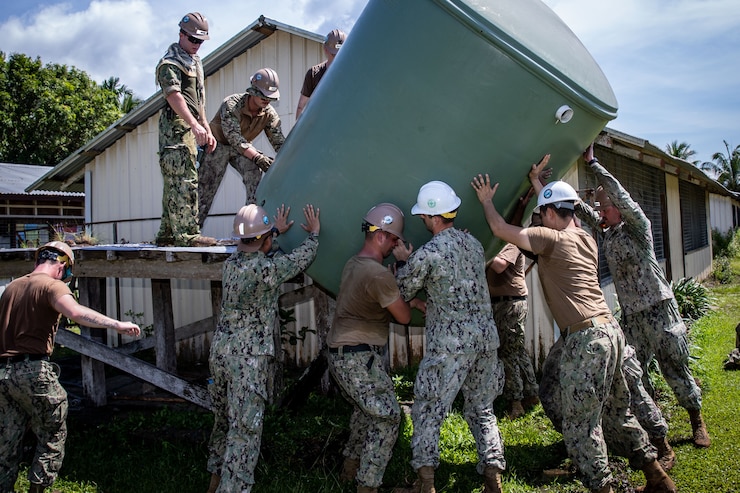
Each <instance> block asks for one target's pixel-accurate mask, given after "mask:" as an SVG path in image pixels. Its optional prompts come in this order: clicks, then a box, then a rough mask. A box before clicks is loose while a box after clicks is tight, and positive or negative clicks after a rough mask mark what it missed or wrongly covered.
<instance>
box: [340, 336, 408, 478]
mask: <svg viewBox="0 0 740 493" xmlns="http://www.w3.org/2000/svg"><path fill="white" fill-rule="evenodd" d="M329 370H330V371H331V374H332V375H333V376H334V379H335V380H336V381H337V384H338V385H339V387H340V388H341V389H342V393H343V394H344V396H345V397H346V398H347V400H348V401H349V402H350V403H351V404H352V407H353V409H352V417H351V418H350V421H349V429H350V435H349V439H348V440H347V444H346V445H345V448H344V451H343V455H344V456H345V457H351V458H360V467H359V469H358V470H357V478H356V479H357V483H358V484H360V485H362V486H367V487H371V488H377V487H379V486H380V485H381V484H382V483H383V474H384V473H385V468H386V466H387V465H388V462H389V461H390V460H391V456H392V455H393V445H394V444H395V443H396V439H397V438H398V424H399V423H400V421H401V408H400V406H399V405H398V401H397V400H396V393H395V391H394V387H393V380H391V377H390V376H389V375H388V371H387V370H386V368H385V364H384V360H383V357H382V356H381V355H380V353H379V352H378V351H375V350H373V351H362V352H357V353H343V354H341V355H340V354H332V353H330V354H329Z"/></svg>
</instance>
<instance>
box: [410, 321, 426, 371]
mask: <svg viewBox="0 0 740 493" xmlns="http://www.w3.org/2000/svg"><path fill="white" fill-rule="evenodd" d="M408 329H409V339H408V340H409V365H418V364H419V363H420V362H421V358H422V357H423V356H424V342H425V341H424V327H413V326H409V328H408Z"/></svg>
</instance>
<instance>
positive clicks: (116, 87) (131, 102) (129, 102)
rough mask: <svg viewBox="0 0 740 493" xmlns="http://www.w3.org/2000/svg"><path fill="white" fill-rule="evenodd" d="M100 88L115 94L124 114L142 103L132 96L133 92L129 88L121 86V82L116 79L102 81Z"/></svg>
mask: <svg viewBox="0 0 740 493" xmlns="http://www.w3.org/2000/svg"><path fill="white" fill-rule="evenodd" d="M102 87H103V89H108V90H110V91H113V92H115V93H116V95H117V96H118V102H119V104H120V108H121V112H122V113H124V114H126V113H128V112H129V111H131V110H133V109H134V108H136V107H137V106H139V105H140V104H141V103H142V100H141V99H139V98H137V97H136V96H134V91H132V90H131V88H129V87H128V86H126V84H121V80H120V79H119V78H118V77H109V78H108V80H106V81H103V84H102Z"/></svg>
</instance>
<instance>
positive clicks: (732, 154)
mask: <svg viewBox="0 0 740 493" xmlns="http://www.w3.org/2000/svg"><path fill="white" fill-rule="evenodd" d="M722 142H723V143H724V144H725V149H726V150H727V154H725V153H723V152H715V153H714V154H713V155H712V161H707V162H705V163H702V165H701V169H703V170H705V171H711V172H712V173H714V174H715V175H716V176H717V181H718V182H720V183H721V184H722V185H724V187H725V188H727V189H728V190H731V191H733V192H740V145H738V146H736V147H735V148H734V149H732V150H730V147H731V146H730V144H728V143H727V141H726V140H723V141H722Z"/></svg>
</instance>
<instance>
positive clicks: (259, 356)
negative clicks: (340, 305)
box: [208, 234, 319, 493]
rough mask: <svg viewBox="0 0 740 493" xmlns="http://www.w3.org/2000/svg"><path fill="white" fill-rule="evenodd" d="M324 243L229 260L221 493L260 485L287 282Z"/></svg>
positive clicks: (221, 372)
mask: <svg viewBox="0 0 740 493" xmlns="http://www.w3.org/2000/svg"><path fill="white" fill-rule="evenodd" d="M318 244H319V243H318V236H317V235H314V234H311V235H309V236H308V238H306V240H305V241H304V242H303V243H302V244H301V245H300V246H298V247H297V248H296V249H295V250H293V251H292V252H291V253H289V254H287V255H276V256H274V257H272V258H268V257H267V256H265V254H264V253H262V252H260V251H257V252H253V253H246V252H240V251H237V252H235V253H234V254H233V255H232V256H231V257H229V258H228V259H227V260H226V262H225V263H224V274H223V300H222V302H221V315H220V317H219V321H218V325H217V326H216V331H215V333H214V336H213V341H212V342H211V354H210V358H209V365H210V369H211V376H212V378H213V384H212V385H210V386H209V391H210V394H211V402H212V408H213V413H214V423H213V431H212V433H211V439H210V443H209V451H210V455H209V459H208V471H209V472H211V473H213V474H217V475H220V476H221V484H220V485H219V489H218V490H217V491H219V492H221V493H230V492H234V491H240V492H246V493H248V492H249V491H251V489H252V485H253V484H254V468H255V466H256V464H257V459H258V457H259V451H260V442H261V438H262V422H263V417H264V411H265V401H266V400H267V398H268V392H267V387H268V384H267V382H268V380H269V379H270V372H271V371H272V362H273V361H274V358H275V356H276V350H278V351H279V350H280V348H279V347H278V348H276V343H275V335H276V331H277V330H278V319H277V311H278V296H279V295H280V286H281V285H282V284H283V283H284V282H285V281H286V280H288V279H290V278H292V277H294V276H295V275H297V274H299V273H300V272H302V271H303V270H304V269H306V267H308V265H309V264H310V263H311V262H312V261H313V259H314V258H315V256H316V251H317V248H318Z"/></svg>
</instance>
